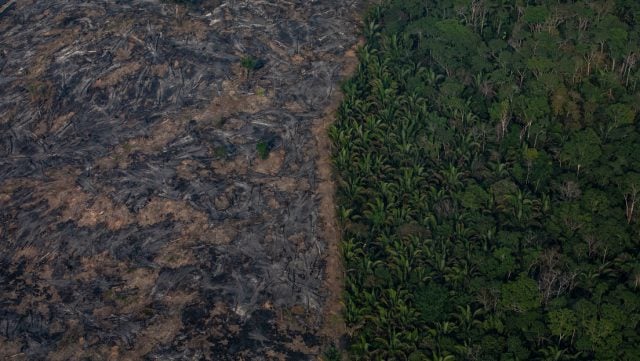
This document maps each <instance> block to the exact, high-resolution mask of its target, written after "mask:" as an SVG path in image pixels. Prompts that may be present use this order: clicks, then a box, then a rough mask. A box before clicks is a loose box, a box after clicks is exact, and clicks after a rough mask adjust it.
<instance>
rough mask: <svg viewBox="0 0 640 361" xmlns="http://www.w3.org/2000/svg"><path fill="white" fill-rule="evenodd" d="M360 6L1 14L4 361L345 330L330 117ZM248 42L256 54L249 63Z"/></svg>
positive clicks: (199, 352)
mask: <svg viewBox="0 0 640 361" xmlns="http://www.w3.org/2000/svg"><path fill="white" fill-rule="evenodd" d="M2 2H3V1H0V3H2ZM4 3H6V2H4ZM0 5H1V4H0ZM357 12H358V10H357V9H356V8H355V4H353V3H349V2H345V1H341V0H335V1H334V0H324V1H306V0H299V1H298V0H292V1H285V0H278V1H268V2H267V1H238V0H229V1H201V2H199V3H198V4H196V5H195V6H192V7H189V8H185V7H183V6H182V5H180V6H177V5H175V4H171V3H168V2H160V1H154V0H147V1H143V0H133V1H115V0H107V1H91V2H83V1H71V0H66V1H65V0H59V1H35V0H21V1H18V2H17V3H15V4H14V5H13V6H12V7H10V8H9V10H8V11H7V12H5V13H4V14H2V15H0V84H1V89H2V90H1V91H0V247H1V248H0V358H1V359H6V358H9V359H11V360H45V359H46V360H85V359H87V360H88V359H90V360H145V359H146V360H169V359H170V360H182V359H189V360H191V359H197V360H200V359H202V360H306V359H313V358H315V357H317V355H318V354H319V353H320V352H321V345H322V343H323V342H328V341H329V340H330V339H331V337H336V336H339V334H340V331H341V330H340V327H341V326H340V322H339V316H338V307H339V306H338V302H337V299H336V297H337V294H338V292H339V288H337V287H338V283H337V282H336V277H338V275H337V273H338V272H339V271H338V270H337V268H336V266H335V262H336V258H335V256H336V254H337V250H336V244H335V243H336V242H337V240H336V232H335V224H334V223H333V219H332V212H333V208H332V203H331V197H332V186H331V182H330V170H329V167H328V166H329V162H328V141H327V139H326V135H325V132H324V130H325V128H326V125H327V121H328V120H329V119H330V115H331V112H332V109H334V108H335V104H336V99H337V98H336V94H337V91H336V89H337V86H338V84H339V82H340V80H341V79H342V78H343V77H344V76H345V74H347V73H348V72H349V68H351V69H352V68H353V66H354V63H355V54H354V50H353V49H354V48H353V46H354V44H355V43H356V41H357V39H356V37H355V35H354V34H355V31H356V28H357V24H356V23H355V20H354V19H355V18H356V14H357ZM246 55H252V56H255V57H257V58H260V59H263V60H265V61H266V63H265V65H264V67H262V68H261V69H258V70H256V71H255V72H252V73H249V74H247V72H246V71H244V69H243V68H242V67H241V66H240V60H241V58H242V57H243V56H246ZM259 142H265V143H268V144H269V145H270V146H271V148H272V150H271V154H270V156H269V157H268V158H267V159H266V160H262V159H260V158H259V157H258V156H257V154H256V145H257V143H259ZM330 255H332V256H333V257H329V256H330Z"/></svg>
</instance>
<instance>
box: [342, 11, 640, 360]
mask: <svg viewBox="0 0 640 361" xmlns="http://www.w3.org/2000/svg"><path fill="white" fill-rule="evenodd" d="M365 23H366V25H365V29H364V35H365V37H366V40H367V43H366V45H364V46H362V47H361V48H360V49H359V51H358V55H359V60H360V65H359V67H358V69H357V72H356V74H355V75H354V76H353V78H352V79H351V80H349V81H348V82H347V83H346V84H344V86H343V91H344V95H345V97H344V101H343V103H342V105H341V106H340V108H339V110H338V118H337V121H336V123H335V125H334V126H333V128H332V129H331V130H330V135H331V137H332V139H333V142H334V145H335V154H334V165H335V168H336V171H337V177H338V181H339V189H338V202H339V209H340V212H339V215H340V219H341V221H342V228H343V242H342V250H343V254H344V263H345V267H346V272H347V277H346V281H345V282H346V285H345V286H346V290H345V295H344V303H345V319H346V320H347V323H348V326H349V330H350V341H351V346H350V353H351V356H352V358H353V359H355V360H487V361H489V360H496V361H498V360H499V361H511V360H513V361H515V360H629V361H631V360H640V327H639V322H640V294H639V292H640V289H639V286H640V261H638V259H639V256H640V254H639V253H640V252H639V250H640V248H639V247H638V246H639V243H640V210H639V209H638V208H639V207H640V204H638V202H640V175H639V174H640V128H639V127H638V115H637V114H638V111H639V108H640V96H639V95H638V94H639V92H638V89H637V85H638V81H639V80H640V70H639V68H638V64H637V62H638V57H639V55H640V52H639V49H638V44H640V41H639V40H640V31H639V30H640V28H639V27H640V3H638V2H637V1H633V0H615V1H613V0H609V1H586V0H576V1H571V2H564V1H550V0H549V1H546V0H535V1H534V0H518V1H501V0H483V1H441V0H430V1H423V0H390V1H385V2H383V3H382V4H381V5H378V6H375V7H373V9H372V10H371V11H370V13H369V15H368V16H367V18H366V22H365Z"/></svg>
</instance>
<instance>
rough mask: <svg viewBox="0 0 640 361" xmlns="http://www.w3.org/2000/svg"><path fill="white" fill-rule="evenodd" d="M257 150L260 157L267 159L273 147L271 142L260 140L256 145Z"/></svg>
mask: <svg viewBox="0 0 640 361" xmlns="http://www.w3.org/2000/svg"><path fill="white" fill-rule="evenodd" d="M256 151H257V152H258V156H259V157H260V159H267V158H269V151H271V147H270V146H269V143H267V142H264V141H260V142H258V144H257V145H256Z"/></svg>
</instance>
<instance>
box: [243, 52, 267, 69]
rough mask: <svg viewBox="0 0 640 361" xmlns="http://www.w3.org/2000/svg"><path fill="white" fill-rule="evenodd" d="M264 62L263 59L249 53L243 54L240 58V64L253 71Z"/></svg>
mask: <svg viewBox="0 0 640 361" xmlns="http://www.w3.org/2000/svg"><path fill="white" fill-rule="evenodd" d="M264 64H265V61H264V60H262V59H258V58H255V57H253V56H251V55H248V56H245V57H243V58H242V59H240V65H241V66H242V67H243V68H245V69H247V71H254V70H258V69H260V68H262V67H263V66H264Z"/></svg>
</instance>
